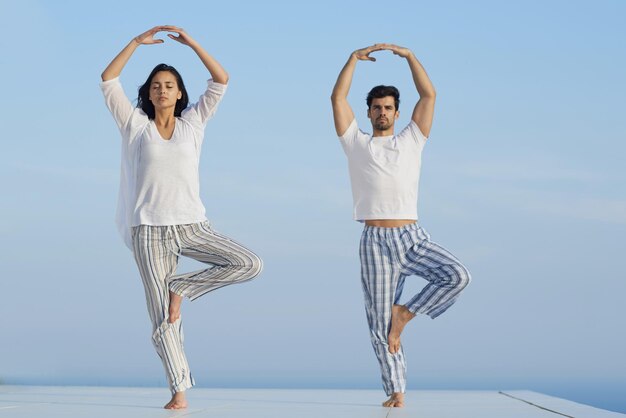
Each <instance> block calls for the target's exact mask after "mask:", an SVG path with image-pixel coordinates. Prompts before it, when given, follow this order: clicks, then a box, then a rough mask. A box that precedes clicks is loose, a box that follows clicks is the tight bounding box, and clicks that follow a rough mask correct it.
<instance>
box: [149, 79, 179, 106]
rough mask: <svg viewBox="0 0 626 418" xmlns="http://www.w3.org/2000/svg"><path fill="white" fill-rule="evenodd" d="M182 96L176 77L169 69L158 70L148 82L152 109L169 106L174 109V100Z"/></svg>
mask: <svg viewBox="0 0 626 418" xmlns="http://www.w3.org/2000/svg"><path fill="white" fill-rule="evenodd" d="M182 96H183V93H182V91H180V89H179V88H178V83H177V82H176V77H175V76H174V74H172V73H170V72H169V71H159V72H158V73H156V74H155V75H154V77H152V81H151V82H150V101H151V102H152V104H153V105H154V109H155V110H158V109H166V108H169V107H171V108H172V111H174V107H175V106H176V100H178V99H180V98H181V97H182Z"/></svg>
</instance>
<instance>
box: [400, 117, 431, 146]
mask: <svg viewBox="0 0 626 418" xmlns="http://www.w3.org/2000/svg"><path fill="white" fill-rule="evenodd" d="M400 135H401V136H404V135H409V136H411V138H413V140H414V141H415V142H416V143H417V145H418V146H419V147H420V148H423V147H424V145H425V144H426V140H427V139H428V138H426V136H424V134H423V133H422V131H421V130H420V127H419V126H417V123H415V122H414V121H413V120H411V122H410V123H409V125H408V126H407V127H406V128H404V130H403V131H402V132H401V133H400Z"/></svg>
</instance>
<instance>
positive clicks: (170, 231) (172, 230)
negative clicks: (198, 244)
mask: <svg viewBox="0 0 626 418" xmlns="http://www.w3.org/2000/svg"><path fill="white" fill-rule="evenodd" d="M165 228H166V230H165V231H166V235H169V236H170V237H171V238H172V239H173V240H174V244H175V245H176V251H174V250H173V249H172V248H170V249H169V250H170V251H171V252H173V253H174V254H176V255H177V256H181V255H182V254H181V252H182V248H183V247H182V244H181V242H180V236H179V235H178V231H177V229H176V225H168V226H166V227H165Z"/></svg>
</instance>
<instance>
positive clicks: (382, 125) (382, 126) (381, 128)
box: [374, 119, 393, 131]
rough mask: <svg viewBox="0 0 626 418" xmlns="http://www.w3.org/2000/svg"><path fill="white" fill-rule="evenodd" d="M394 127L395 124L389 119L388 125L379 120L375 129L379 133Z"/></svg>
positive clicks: (375, 124)
mask: <svg viewBox="0 0 626 418" xmlns="http://www.w3.org/2000/svg"><path fill="white" fill-rule="evenodd" d="M392 126H393V122H392V121H390V120H389V119H387V123H386V124H385V122H383V121H382V120H380V119H379V120H377V121H376V123H374V128H376V130H378V131H386V130H387V129H389V128H391V127H392Z"/></svg>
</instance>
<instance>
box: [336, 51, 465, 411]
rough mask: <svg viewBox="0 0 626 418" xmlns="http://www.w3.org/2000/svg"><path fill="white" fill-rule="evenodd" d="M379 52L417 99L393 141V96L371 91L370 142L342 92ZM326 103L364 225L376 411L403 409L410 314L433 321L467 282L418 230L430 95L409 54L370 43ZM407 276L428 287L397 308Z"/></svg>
mask: <svg viewBox="0 0 626 418" xmlns="http://www.w3.org/2000/svg"><path fill="white" fill-rule="evenodd" d="M381 50H389V51H392V52H393V53H394V54H395V55H398V56H400V57H402V58H405V59H406V60H407V61H408V63H409V68H410V69H411V74H412V76H413V81H414V83H415V87H416V88H417V92H418V93H419V96H420V98H419V100H418V102H417V104H416V105H415V108H414V109H413V114H412V116H411V122H410V123H409V125H408V126H407V127H406V128H404V129H403V130H402V132H400V133H399V134H398V135H394V124H395V121H396V120H397V119H398V117H399V115H400V112H399V110H398V106H399V104H400V94H399V92H398V90H397V89H396V88H395V87H393V86H377V87H374V88H373V89H372V90H371V91H370V93H369V94H368V96H367V106H368V109H367V117H368V118H369V119H370V121H371V123H372V130H373V135H371V136H370V135H369V134H366V133H364V132H362V131H361V130H359V129H358V127H357V123H356V120H355V118H354V113H353V112H352V108H351V107H350V105H349V103H348V92H349V90H350V85H351V84H352V75H353V74H354V69H355V67H356V64H357V61H365V60H369V61H376V60H375V59H374V58H373V57H370V54H371V53H372V52H375V51H381ZM331 100H332V105H333V116H334V119H335V129H336V131H337V135H338V136H339V140H340V142H341V145H342V146H343V149H344V151H345V153H346V156H347V157H348V166H349V170H350V180H351V184H352V195H353V199H354V218H355V219H356V220H358V221H362V222H365V229H364V231H363V235H362V237H361V245H360V257H361V279H362V285H363V292H364V296H365V310H366V313H367V320H368V323H369V327H370V332H371V339H372V345H373V347H374V351H375V353H376V357H377V358H378V361H379V363H380V368H381V372H382V380H383V387H384V389H385V392H386V393H387V395H388V396H389V399H387V400H386V401H385V402H383V406H387V407H402V406H404V392H405V390H406V364H405V360H404V352H403V350H402V345H401V344H400V334H401V333H402V330H403V329H404V326H405V325H406V324H407V323H408V322H409V321H410V320H411V319H413V318H414V317H415V316H416V314H426V315H428V316H430V317H431V318H436V317H437V316H439V315H440V314H442V313H443V312H444V311H445V310H447V309H448V308H449V307H450V306H451V305H452V304H453V303H454V302H455V301H456V299H457V297H458V296H459V293H460V292H461V291H462V290H463V288H465V286H467V284H468V283H469V282H470V274H469V272H468V271H467V269H466V268H465V267H464V266H463V265H462V264H461V263H460V262H459V260H457V259H456V257H454V256H453V255H452V254H450V253H449V252H448V251H447V250H445V249H444V248H442V247H441V246H439V245H437V244H435V243H434V242H432V241H430V236H429V235H428V233H427V232H426V231H425V230H424V229H423V228H421V227H420V226H418V224H417V192H418V184H419V176H420V164H421V153H422V149H423V147H424V144H425V143H426V139H427V137H428V135H429V134H430V128H431V124H432V120H433V112H434V108H435V89H434V87H433V85H432V84H431V82H430V80H429V79H428V76H427V75H426V71H425V70H424V68H423V67H422V65H421V64H420V63H419V61H418V60H417V58H415V56H414V55H413V53H412V52H411V51H410V50H409V49H407V48H402V47H399V46H397V45H392V44H375V45H372V46H370V47H367V48H363V49H359V50H356V51H354V52H353V53H352V54H351V55H350V58H349V59H348V62H347V63H346V65H345V66H344V67H343V69H342V70H341V73H339V77H338V78H337V82H336V84H335V88H334V89H333V93H332V97H331ZM411 275H418V276H421V277H423V278H424V279H426V280H427V281H428V283H427V284H426V286H425V287H424V288H423V289H422V290H421V292H419V294H417V295H415V296H414V297H412V298H411V299H410V300H409V301H408V302H407V303H406V304H404V305H400V296H401V294H402V288H403V287H404V280H405V278H406V277H407V276H411Z"/></svg>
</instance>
